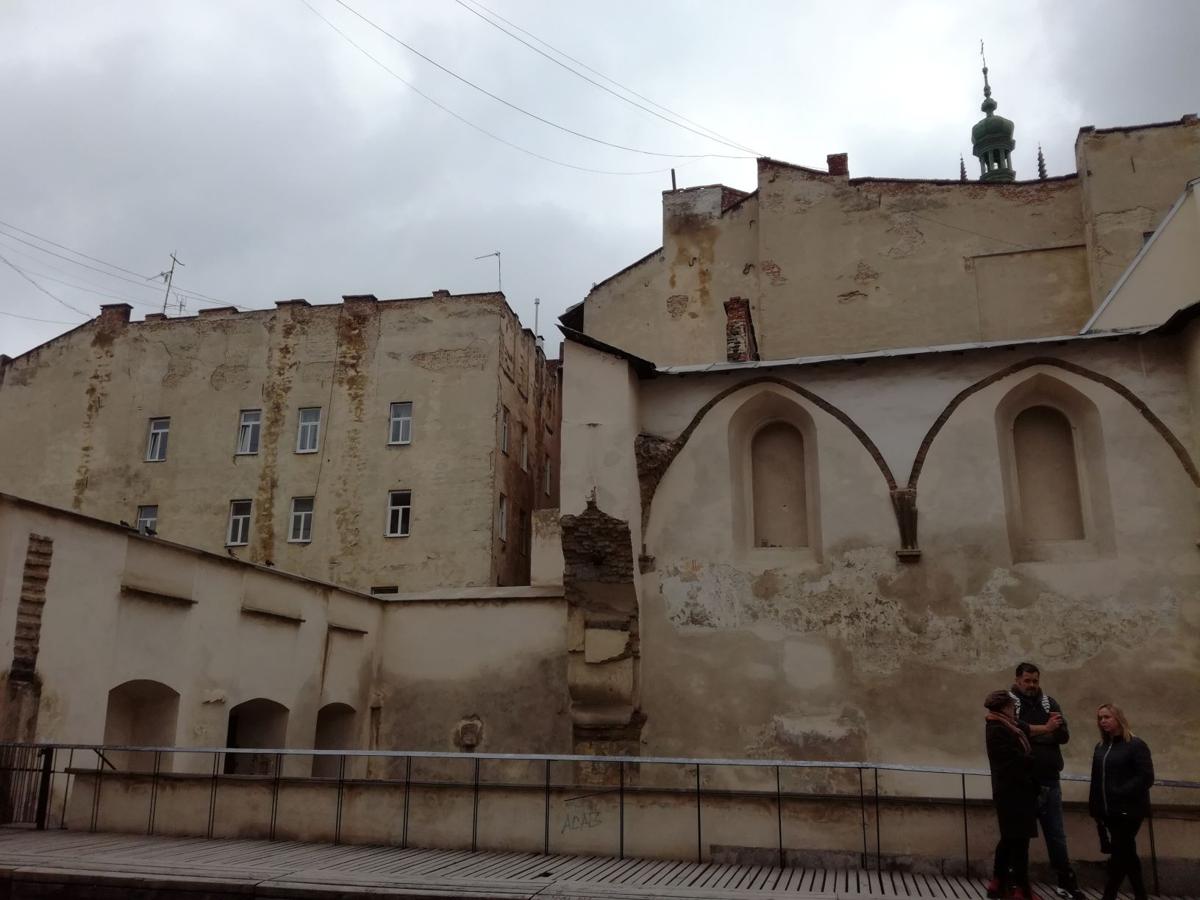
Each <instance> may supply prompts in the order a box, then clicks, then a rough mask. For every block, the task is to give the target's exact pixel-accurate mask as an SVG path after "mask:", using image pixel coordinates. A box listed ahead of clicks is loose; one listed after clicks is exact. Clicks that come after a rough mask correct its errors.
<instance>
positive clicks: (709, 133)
mask: <svg viewBox="0 0 1200 900" xmlns="http://www.w3.org/2000/svg"><path fill="white" fill-rule="evenodd" d="M454 2H455V3H457V4H458V5H459V6H461V7H462V8H463V9H465V10H466V11H467V12H469V13H471V15H473V16H477V17H479V18H480V19H482V20H483V21H484V22H487V23H488V24H489V25H491V26H492V27H493V28H495V29H497V30H498V31H501V32H503V33H504V34H506V35H508V36H509V37H510V38H512V39H513V40H514V41H516V42H518V43H520V44H523V45H525V46H526V47H528V48H529V49H530V50H532V51H533V52H534V53H536V54H538V55H539V56H543V57H545V58H546V59H548V60H549V61H550V62H552V63H554V64H555V65H556V66H559V67H561V68H563V69H566V70H567V71H568V72H570V73H571V74H572V75H574V76H575V77H577V78H582V79H583V80H584V81H586V82H587V83H588V84H591V85H594V86H596V87H598V88H599V89H600V90H602V91H604V92H605V93H608V94H612V95H613V96H614V97H616V98H617V99H618V100H621V101H623V102H625V103H628V104H629V105H630V106H635V107H637V108H638V109H640V110H642V111H643V112H646V113H649V114H650V115H652V116H655V117H656V118H659V119H662V120H663V121H664V122H667V123H669V124H671V125H674V126H675V127H677V128H682V129H684V130H685V131H690V132H691V133H692V134H697V135H699V136H700V137H702V138H706V139H708V140H710V141H716V142H717V143H719V144H724V145H725V146H726V147H732V148H733V149H734V150H741V151H742V152H744V153H753V154H754V155H755V156H761V155H762V154H760V153H759V152H758V151H756V150H754V149H753V148H751V147H747V146H745V145H744V144H739V143H737V142H736V141H732V140H730V139H728V138H726V137H725V136H724V135H722V134H720V133H718V132H716V131H713V130H712V129H711V128H705V127H704V126H703V125H700V124H698V123H696V122H692V121H691V120H690V119H687V118H685V117H684V116H681V115H680V114H679V113H677V112H673V111H672V110H670V109H667V107H665V106H661V105H659V104H658V103H655V102H654V101H653V100H651V99H649V98H648V97H643V96H642V95H641V94H639V93H637V92H636V91H634V90H632V89H630V88H627V87H625V86H624V85H623V84H621V83H619V82H617V81H614V80H613V79H611V78H609V77H608V76H607V75H604V74H602V73H600V72H597V71H596V70H595V69H593V68H591V66H588V65H586V64H584V63H582V62H580V61H579V60H577V59H575V58H574V57H572V56H569V55H568V54H566V53H564V52H563V51H562V50H559V49H558V48H557V47H555V46H553V45H552V44H549V43H547V42H546V41H544V40H542V39H541V38H539V37H537V36H536V35H534V34H530V33H529V32H528V31H526V30H525V29H524V28H521V27H520V26H519V25H516V24H514V23H513V22H510V21H509V20H508V19H506V18H504V17H503V16H501V15H500V14H499V13H497V12H494V11H493V10H491V9H488V8H487V7H486V6H484V5H483V4H482V3H477V2H475V0H472V3H474V5H475V6H478V7H479V8H480V9H482V10H484V11H485V12H486V13H487V14H488V15H487V16H485V15H483V13H481V12H479V10H476V9H474V8H472V7H471V6H468V5H467V3H465V2H464V0H454ZM488 16H494V17H495V19H498V20H499V21H501V22H504V23H505V24H506V25H510V26H512V27H513V28H515V29H516V30H517V31H519V32H521V34H524V35H527V36H528V37H530V38H532V39H533V40H535V41H537V42H538V43H539V44H541V45H542V46H544V47H549V48H550V49H551V50H553V51H554V52H555V53H557V54H558V55H559V56H561V57H563V58H564V59H569V60H571V62H573V63H575V64H576V65H578V66H582V67H583V68H584V69H587V70H588V71H589V72H592V73H593V74H595V75H597V76H599V77H600V78H603V79H604V80H605V81H607V82H609V83H610V84H615V85H617V87H619V88H621V90H623V91H625V92H626V93H628V94H632V95H633V96H634V97H638V98H639V99H641V100H645V101H646V102H647V103H649V104H650V105H651V106H656V107H658V109H661V110H663V111H664V112H667V113H670V115H672V116H674V117H675V118H674V119H671V118H668V117H667V116H664V115H663V114H662V113H660V112H656V111H655V110H653V109H650V108H649V107H647V106H643V105H642V104H640V103H638V102H636V101H634V100H630V99H629V98H628V97H625V96H623V95H621V94H618V93H617V92H616V91H614V90H613V89H612V88H610V87H607V86H605V85H603V84H601V83H600V82H598V81H596V80H595V79H594V78H589V77H588V76H587V75H585V74H583V73H582V72H580V71H579V70H578V69H573V68H572V67H571V66H569V65H567V64H566V63H564V62H562V60H558V59H555V58H554V57H553V56H551V55H550V54H549V53H546V52H545V51H544V50H540V49H538V48H537V47H535V46H533V44H531V43H529V41H526V40H524V39H523V38H521V37H518V36H517V35H515V34H513V33H512V32H511V31H509V30H508V29H507V28H505V27H503V26H502V25H499V24H497V22H495V21H493V20H492V19H490V18H488ZM676 119H679V120H680V121H676ZM684 122H686V123H688V124H686V125H685V124H683V123H684ZM692 125H695V126H696V127H695V128H692V127H690V126H692Z"/></svg>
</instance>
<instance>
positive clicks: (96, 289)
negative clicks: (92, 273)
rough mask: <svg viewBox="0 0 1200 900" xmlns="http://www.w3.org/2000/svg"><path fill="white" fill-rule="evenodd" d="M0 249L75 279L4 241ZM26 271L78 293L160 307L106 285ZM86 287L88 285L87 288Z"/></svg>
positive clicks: (68, 273)
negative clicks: (109, 288)
mask: <svg viewBox="0 0 1200 900" xmlns="http://www.w3.org/2000/svg"><path fill="white" fill-rule="evenodd" d="M4 237H7V238H11V237H12V236H11V235H7V234H3V233H2V232H0V238H4ZM0 247H3V248H4V249H5V250H7V251H8V252H9V253H15V254H17V255H18V256H21V257H24V258H25V259H31V260H33V261H35V262H36V263H37V264H38V265H39V266H44V267H45V268H47V269H49V270H50V271H51V272H58V273H59V274H61V275H70V276H71V277H73V278H74V277H75V273H74V272H68V271H67V270H66V269H64V268H62V267H61V266H55V265H52V264H51V263H49V262H48V261H46V260H44V259H40V258H38V257H37V256H34V255H33V254H32V253H30V252H28V251H26V250H20V249H18V248H17V247H12V246H9V245H8V244H6V243H4V241H3V240H0ZM25 271H26V272H28V273H29V274H30V275H35V276H37V277H38V278H40V279H42V280H43V281H53V282H54V283H55V284H61V285H63V286H64V287H69V288H74V289H75V290H77V291H84V292H85V293H88V294H96V295H97V296H100V297H107V298H109V299H110V300H124V301H125V302H126V303H132V304H133V305H134V306H145V307H148V308H150V309H158V307H159V304H157V303H147V302H145V301H144V300H138V299H137V298H136V297H130V296H127V295H126V294H118V293H115V292H113V291H110V290H108V289H107V288H106V287H105V286H104V285H101V284H97V283H96V282H94V281H85V280H84V279H82V278H78V279H76V281H78V282H82V284H78V283H76V281H64V280H63V279H62V278H55V277H54V276H53V275H50V274H47V273H46V272H40V271H38V270H37V269H31V268H29V267H25ZM85 285H86V287H85ZM146 287H148V288H151V289H155V290H157V288H155V287H154V286H153V285H146Z"/></svg>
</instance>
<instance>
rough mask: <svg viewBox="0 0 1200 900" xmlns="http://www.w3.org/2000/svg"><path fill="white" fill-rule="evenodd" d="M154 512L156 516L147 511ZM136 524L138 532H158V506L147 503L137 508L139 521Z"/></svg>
mask: <svg viewBox="0 0 1200 900" xmlns="http://www.w3.org/2000/svg"><path fill="white" fill-rule="evenodd" d="M149 509H152V510H154V514H153V515H150V514H149V513H147V512H146V510H149ZM134 524H135V525H136V527H137V530H138V531H147V530H149V531H158V504H157V503H146V504H144V505H142V506H139V507H138V508H137V519H136V520H135V522H134Z"/></svg>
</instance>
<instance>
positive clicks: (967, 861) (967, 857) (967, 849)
mask: <svg viewBox="0 0 1200 900" xmlns="http://www.w3.org/2000/svg"><path fill="white" fill-rule="evenodd" d="M960 777H961V778H962V811H963V866H964V867H965V868H964V869H963V874H964V875H966V876H967V877H968V878H970V877H971V836H970V832H969V830H968V828H967V773H966V772H963V773H962V774H961V776H960Z"/></svg>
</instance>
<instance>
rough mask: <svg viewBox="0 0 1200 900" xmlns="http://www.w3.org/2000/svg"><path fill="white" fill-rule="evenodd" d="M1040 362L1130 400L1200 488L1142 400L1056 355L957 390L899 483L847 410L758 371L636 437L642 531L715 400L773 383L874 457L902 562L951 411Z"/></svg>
mask: <svg viewBox="0 0 1200 900" xmlns="http://www.w3.org/2000/svg"><path fill="white" fill-rule="evenodd" d="M1038 366H1043V367H1048V368H1056V369H1060V370H1062V371H1064V372H1070V373H1072V374H1074V375H1077V376H1079V377H1081V378H1086V379H1087V380H1089V381H1093V382H1095V383H1096V384H1099V385H1101V386H1103V387H1105V388H1108V389H1109V390H1111V391H1113V392H1114V393H1116V394H1117V395H1118V396H1120V397H1121V398H1122V399H1124V400H1125V401H1126V402H1128V403H1129V404H1130V405H1131V406H1132V407H1133V408H1134V409H1135V410H1137V412H1138V413H1139V414H1140V415H1141V416H1142V417H1143V418H1144V419H1145V420H1146V421H1147V422H1148V423H1149V424H1150V426H1151V427H1152V428H1153V429H1154V430H1155V431H1156V432H1157V433H1158V434H1159V436H1160V437H1161V438H1162V439H1163V440H1164V441H1166V443H1167V446H1169V447H1170V448H1171V451H1172V452H1173V453H1174V454H1175V457H1176V458H1177V459H1178V460H1179V463H1180V465H1181V466H1182V467H1183V470H1184V471H1185V472H1186V473H1187V475H1188V477H1189V478H1190V479H1191V481H1192V484H1193V485H1195V486H1196V487H1198V488H1200V471H1198V470H1197V467H1196V464H1195V462H1194V461H1193V460H1192V457H1191V455H1190V454H1189V452H1188V450H1187V448H1186V447H1185V446H1184V445H1183V442H1182V441H1180V440H1179V437H1178V436H1177V435H1176V434H1175V433H1174V432H1173V431H1172V430H1171V428H1170V426H1168V425H1167V424H1166V423H1165V422H1164V421H1163V420H1162V419H1160V418H1159V417H1158V416H1157V415H1156V414H1155V413H1154V411H1153V410H1151V409H1150V407H1149V406H1148V405H1147V404H1146V402H1145V401H1144V400H1142V399H1141V398H1140V397H1138V396H1137V394H1135V393H1134V392H1133V391H1131V390H1130V389H1129V388H1127V387H1126V386H1125V385H1123V384H1121V383H1120V382H1119V381H1117V380H1116V379H1114V378H1110V377H1109V376H1107V375H1102V374H1100V373H1099V372H1095V371H1092V370H1091V369H1088V368H1085V367H1084V366H1081V365H1078V364H1077V363H1073V362H1068V361H1066V360H1062V359H1058V358H1056V357H1048V356H1035V357H1031V358H1029V359H1025V360H1021V361H1020V362H1016V363H1013V364H1012V365H1010V366H1006V367H1004V368H1002V369H999V370H997V371H996V372H993V373H992V374H991V375H988V376H985V377H984V378H981V379H979V380H978V381H976V382H974V383H973V384H971V385H969V386H967V387H966V388H963V390H961V391H959V392H958V393H957V394H956V395H955V396H954V397H953V398H952V399H951V400H950V402H949V403H947V404H946V406H945V408H944V409H943V410H942V412H941V413H940V414H939V415H938V417H937V418H936V419H935V420H934V422H933V424H932V425H930V427H929V430H928V431H927V432H926V433H925V437H924V438H923V439H922V441H921V444H920V446H919V447H918V449H917V454H916V456H915V458H914V459H913V464H912V469H911V471H910V473H909V477H908V481H907V483H905V484H904V485H903V486H901V485H899V484H898V483H897V481H896V478H895V476H894V475H893V474H892V470H891V467H890V466H888V463H887V460H885V459H884V458H883V454H882V453H880V451H879V448H878V446H876V444H875V442H874V441H873V440H872V439H871V437H870V435H868V434H867V433H866V431H864V430H863V428H862V427H861V426H860V425H859V424H858V423H857V422H855V421H854V419H853V418H851V417H850V416H849V415H848V414H847V413H846V412H844V411H843V410H841V409H839V408H838V407H836V406H834V405H833V404H832V403H830V402H829V401H828V400H826V399H825V398H823V397H821V396H819V395H817V394H815V393H813V392H812V391H810V390H808V389H807V388H804V387H801V386H800V385H798V384H795V383H794V382H791V381H788V380H786V379H784V378H780V377H778V376H774V375H761V376H758V377H756V378H751V379H749V380H747V381H743V382H739V383H738V384H735V385H731V386H730V387H728V388H726V389H724V390H722V391H720V392H718V393H717V394H716V395H715V396H713V397H712V398H711V399H710V400H708V402H707V403H705V404H704V405H703V406H702V407H700V409H699V410H697V411H696V414H695V415H694V416H693V417H692V419H691V421H690V422H689V423H688V425H687V427H686V428H684V429H683V431H681V432H680V433H679V436H678V437H676V438H674V439H673V440H672V439H668V438H663V437H659V436H657V435H652V434H645V433H643V434H639V435H638V436H637V438H636V441H635V451H636V456H637V469H638V482H639V484H640V487H641V499H642V529H643V531H645V529H646V527H647V524H648V522H649V519H650V510H651V506H652V504H653V502H654V495H655V492H656V491H657V489H658V485H659V483H660V482H661V481H662V478H663V476H664V475H665V474H666V471H667V469H668V468H670V466H671V463H672V462H674V461H675V458H676V457H677V456H679V453H680V452H681V451H682V450H683V448H684V447H685V446H686V445H687V442H688V441H689V440H690V439H691V436H692V434H693V433H694V432H695V431H696V428H697V427H699V425H700V423H701V421H703V419H704V417H705V416H707V415H708V414H709V412H711V411H712V409H713V408H714V407H715V406H716V405H717V404H718V403H720V402H721V401H722V400H724V399H725V398H726V397H729V396H731V395H732V394H735V393H737V392H738V391H744V390H747V389H749V388H753V387H755V386H758V385H763V384H774V385H778V386H780V387H782V388H784V389H786V390H788V391H791V392H793V393H794V394H796V395H798V396H799V397H802V398H804V399H805V400H807V401H808V402H809V403H811V404H813V405H814V406H816V407H817V408H819V409H821V410H822V411H824V412H827V413H829V415H831V416H833V417H834V418H835V419H837V420H838V421H839V422H841V423H842V424H843V425H845V426H846V427H847V428H848V429H849V430H850V432H851V433H852V434H853V435H854V436H855V438H856V439H857V440H858V441H859V443H861V444H862V445H863V447H864V448H865V449H866V451H867V452H868V453H869V454H870V455H871V458H872V459H873V460H874V461H875V464H876V466H878V468H879V471H880V474H881V475H882V476H883V479H884V481H885V482H886V483H887V486H888V491H889V493H890V495H891V498H892V508H893V512H894V513H895V516H896V524H897V528H898V531H899V535H900V548H899V549H898V550H897V551H896V555H897V556H898V557H899V558H900V559H902V560H914V559H919V558H920V555H921V551H920V548H919V545H918V541H917V485H918V482H919V481H920V477H921V471H922V469H923V468H924V465H925V458H926V457H927V456H928V454H929V449H930V447H931V446H932V445H933V442H934V440H935V439H936V438H937V436H938V434H939V433H941V431H942V429H943V428H944V427H945V425H946V422H948V421H949V419H950V417H951V416H952V415H954V412H955V411H956V410H957V409H958V408H959V407H960V406H961V405H962V404H963V403H964V402H965V401H966V400H967V399H968V398H970V397H971V396H972V395H973V394H976V393H978V392H979V391H981V390H983V389H984V388H986V387H988V386H989V385H992V384H995V383H996V382H997V381H1000V380H1002V379H1004V378H1008V377H1009V376H1011V375H1014V374H1016V373H1018V372H1022V371H1024V370H1026V369H1032V368H1034V367H1038Z"/></svg>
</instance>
